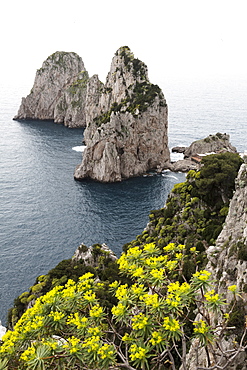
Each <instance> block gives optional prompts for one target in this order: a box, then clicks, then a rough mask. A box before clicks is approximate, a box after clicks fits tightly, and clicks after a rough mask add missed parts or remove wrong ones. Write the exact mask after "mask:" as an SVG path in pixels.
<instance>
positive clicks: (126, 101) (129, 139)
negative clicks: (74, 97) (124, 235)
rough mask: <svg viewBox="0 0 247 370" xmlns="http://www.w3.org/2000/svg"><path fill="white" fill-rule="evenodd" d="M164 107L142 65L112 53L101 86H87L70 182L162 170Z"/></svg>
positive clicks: (122, 52)
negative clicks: (80, 146) (79, 152)
mask: <svg viewBox="0 0 247 370" xmlns="http://www.w3.org/2000/svg"><path fill="white" fill-rule="evenodd" d="M167 125H168V123H167V104H166V100H165V98H164V95H163V93H162V91H161V89H160V88H159V87H158V86H157V85H154V84H152V83H150V82H149V79H148V73H147V66H146V65H145V64H144V63H143V62H141V61H140V60H139V59H136V58H135V57H134V55H133V53H132V52H131V50H130V49H129V48H128V47H127V46H125V47H121V48H120V49H118V50H117V52H116V53H115V56H114V57H113V59H112V63H111V68H110V72H109V73H108V76H107V79H106V83H105V85H102V84H101V83H100V81H99V80H98V77H97V76H93V77H92V78H91V79H90V80H89V82H88V85H87V98H86V129H85V132H84V139H85V144H86V149H85V151H84V153H83V159H82V163H81V165H79V166H78V167H77V168H76V170H75V174H74V177H75V179H76V180H83V179H87V178H90V179H94V180H97V181H100V182H115V181H121V180H123V179H127V178H129V177H133V176H139V175H142V174H143V173H145V172H147V171H149V170H153V169H155V170H157V169H161V168H164V167H165V166H166V165H167V164H168V163H169V161H170V154H169V149H168V138H167Z"/></svg>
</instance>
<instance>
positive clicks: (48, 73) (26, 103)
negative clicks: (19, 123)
mask: <svg viewBox="0 0 247 370" xmlns="http://www.w3.org/2000/svg"><path fill="white" fill-rule="evenodd" d="M87 81H88V73H87V71H86V70H85V67H84V63H83V61H82V59H81V57H79V56H78V55H77V54H76V53H72V52H62V51H57V52H55V53H54V54H52V55H50V56H49V57H48V58H47V59H46V60H45V61H44V62H43V64H42V67H41V68H40V69H38V70H37V72H36V77H35V81H34V85H33V88H32V90H31V92H30V94H29V95H28V96H27V97H26V98H22V103H21V106H20V108H19V111H18V113H17V115H16V116H15V117H14V119H16V120H23V119H25V120H28V119H33V120H36V119H37V120H53V121H54V122H56V123H63V124H64V125H65V126H68V127H85V126H86V118H85V101H86V90H87V89H86V86H87Z"/></svg>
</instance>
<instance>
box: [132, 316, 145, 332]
mask: <svg viewBox="0 0 247 370" xmlns="http://www.w3.org/2000/svg"><path fill="white" fill-rule="evenodd" d="M147 325H148V317H146V316H144V314H143V313H140V314H139V315H135V316H134V317H133V318H132V328H133V329H134V330H141V329H144V328H145V327H146V326H147Z"/></svg>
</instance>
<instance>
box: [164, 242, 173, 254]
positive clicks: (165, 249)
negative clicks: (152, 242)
mask: <svg viewBox="0 0 247 370" xmlns="http://www.w3.org/2000/svg"><path fill="white" fill-rule="evenodd" d="M163 249H164V251H165V252H172V251H175V250H176V245H175V243H169V244H167V246H166V247H164V248H163Z"/></svg>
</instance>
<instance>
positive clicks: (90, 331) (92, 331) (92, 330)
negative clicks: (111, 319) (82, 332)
mask: <svg viewBox="0 0 247 370" xmlns="http://www.w3.org/2000/svg"><path fill="white" fill-rule="evenodd" d="M88 334H91V335H93V336H99V335H100V334H101V330H100V328H99V327H98V326H95V327H93V328H88Z"/></svg>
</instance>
